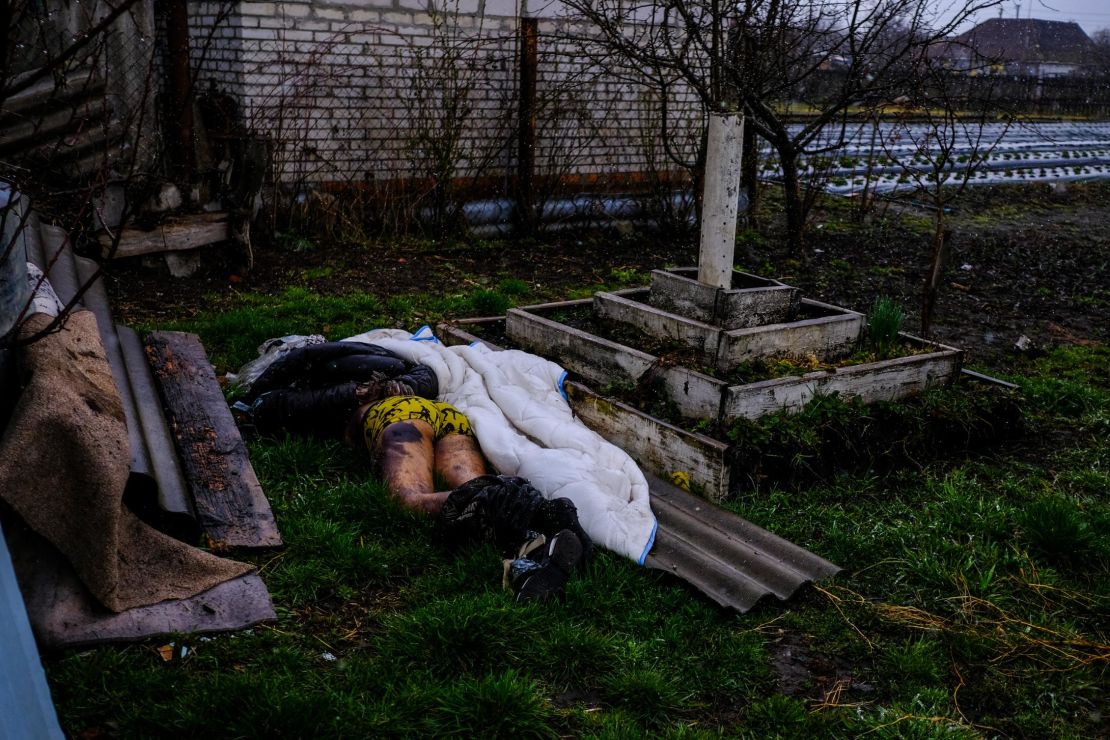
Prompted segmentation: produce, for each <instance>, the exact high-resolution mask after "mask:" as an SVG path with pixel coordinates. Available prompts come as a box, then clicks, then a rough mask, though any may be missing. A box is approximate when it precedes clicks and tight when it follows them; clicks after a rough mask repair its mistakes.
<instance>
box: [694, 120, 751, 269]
mask: <svg viewBox="0 0 1110 740" xmlns="http://www.w3.org/2000/svg"><path fill="white" fill-rule="evenodd" d="M743 133H744V118H743V117H742V116H741V115H739V114H736V113H713V114H710V116H709V138H708V142H707V143H706V152H705V185H704V189H703V191H702V216H701V240H700V247H699V252H698V282H702V283H706V284H707V285H712V286H715V287H718V288H732V264H733V262H732V261H733V255H734V253H735V251H736V212H737V201H738V199H739V195H740V160H741V155H742V154H743V150H744V136H743Z"/></svg>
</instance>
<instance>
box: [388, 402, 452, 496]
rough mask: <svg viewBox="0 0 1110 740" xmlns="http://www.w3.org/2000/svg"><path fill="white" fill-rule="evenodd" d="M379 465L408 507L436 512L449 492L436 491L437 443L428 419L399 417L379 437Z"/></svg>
mask: <svg viewBox="0 0 1110 740" xmlns="http://www.w3.org/2000/svg"><path fill="white" fill-rule="evenodd" d="M377 457H378V465H379V466H380V467H381V471H382V477H383V478H384V479H385V484H386V486H387V487H388V488H389V492H390V493H391V494H392V495H394V496H396V497H397V499H398V500H400V502H401V503H402V504H404V505H405V506H406V507H408V508H410V509H415V510H417V511H423V512H425V513H427V514H431V515H433V516H435V515H436V514H438V513H439V512H440V509H442V508H443V502H444V501H445V500H446V499H447V495H448V492H446V491H445V492H440V493H436V492H435V485H434V483H433V481H432V464H433V460H434V458H435V445H434V442H433V435H432V428H431V426H429V425H428V423H427V422H424V421H420V420H419V419H413V420H411V421H397V422H394V423H392V424H390V425H389V426H387V427H386V428H385V429H384V430H382V435H381V437H380V438H379V440H378V449H377Z"/></svg>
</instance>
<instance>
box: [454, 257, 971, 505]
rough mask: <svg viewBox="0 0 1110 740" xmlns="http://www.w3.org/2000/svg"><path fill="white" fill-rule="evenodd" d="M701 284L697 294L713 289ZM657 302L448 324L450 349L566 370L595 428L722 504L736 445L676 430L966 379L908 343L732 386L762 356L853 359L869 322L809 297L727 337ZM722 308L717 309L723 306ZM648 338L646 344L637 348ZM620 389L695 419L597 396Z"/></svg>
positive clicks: (949, 352) (608, 299)
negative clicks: (832, 397)
mask: <svg viewBox="0 0 1110 740" xmlns="http://www.w3.org/2000/svg"><path fill="white" fill-rule="evenodd" d="M662 280H663V281H667V280H669V278H668V277H664V278H662ZM691 282H692V281H691ZM695 285H696V287H695V288H694V289H695V290H700V289H701V288H702V287H704V286H701V285H700V284H695ZM758 287H759V286H757V289H758ZM762 287H769V288H771V290H770V291H766V292H767V293H770V294H775V293H778V294H780V295H785V291H781V290H778V289H777V287H778V286H773V285H772V286H762ZM782 287H787V286H782ZM746 289H748V288H740V289H739V290H746ZM653 290H654V285H653ZM791 290H792V289H791ZM729 292H731V291H721V293H729ZM719 297H720V296H718V298H719ZM668 300H669V299H668ZM746 300H751V299H746ZM776 300H781V298H778V297H776ZM649 301H650V298H649V296H648V289H646V288H645V289H633V290H627V291H620V292H619V293H599V294H597V295H596V296H595V297H594V299H593V300H590V299H586V300H580V301H564V302H558V303H548V304H542V305H537V306H526V307H523V308H519V309H510V310H509V312H508V314H507V315H506V316H505V317H504V319H502V318H485V319H471V320H462V321H459V322H455V324H453V325H444V326H441V327H440V328H439V333H440V335H441V338H442V339H443V341H445V342H446V343H449V344H457V343H470V342H473V341H487V342H489V343H490V344H492V345H494V346H502V347H513V348H519V349H524V350H527V351H530V352H534V353H536V354H540V355H542V356H544V357H547V358H549V359H552V360H554V361H556V362H558V363H559V364H561V365H563V366H564V367H565V368H566V369H567V370H568V371H570V372H571V373H573V374H574V375H575V376H578V377H580V378H581V379H583V380H584V381H585V383H588V384H589V385H585V384H580V383H576V382H570V383H568V384H567V394H568V398H569V399H570V401H571V403H572V405H573V406H574V408H575V411H576V413H578V415H579V416H580V417H581V418H582V419H583V420H584V421H585V422H586V423H587V424H588V425H589V426H591V427H592V428H594V429H595V430H597V431H598V432H599V433H601V434H602V435H603V436H605V437H606V438H608V439H610V440H611V441H613V442H614V443H616V444H618V445H619V446H621V447H623V448H624V449H625V450H627V451H628V452H629V454H631V455H632V456H633V457H634V458H636V459H637V461H639V462H640V464H641V465H644V467H645V468H647V469H648V470H650V471H651V472H653V473H655V474H657V475H660V476H663V477H667V476H669V475H670V474H672V473H674V472H678V471H682V472H685V473H687V474H689V475H690V478H691V480H692V481H693V483H694V485H695V487H696V488H698V489H700V490H701V491H702V492H703V493H704V495H706V496H707V497H708V498H710V499H714V500H718V499H721V498H723V497H725V496H726V495H727V494H728V493H729V491H730V489H735V488H736V487H737V485H736V482H735V481H731V480H730V472H729V471H730V464H729V454H730V452H729V444H728V443H727V442H724V441H721V440H720V439H715V438H713V437H711V436H707V435H705V434H700V433H696V432H694V431H690V430H689V429H684V428H682V426H679V425H678V424H675V423H672V421H681V422H682V424H683V425H684V426H688V427H694V426H695V425H696V426H697V428H699V429H722V430H723V429H724V428H726V427H727V426H728V425H729V423H731V422H732V421H734V420H736V419H738V418H748V419H755V418H758V417H760V416H763V415H765V414H768V413H773V412H775V411H778V410H781V409H786V410H798V409H801V407H803V406H804V405H805V404H806V403H808V402H809V401H810V400H812V399H813V398H814V397H815V396H817V395H819V394H832V393H839V394H841V395H844V396H858V397H861V398H863V399H864V400H865V401H866V402H873V401H880V400H886V401H890V400H897V399H900V398H903V397H906V396H908V395H911V394H913V393H916V392H919V391H921V390H923V389H925V388H927V387H929V386H932V385H939V384H945V383H948V382H951V381H952V380H954V379H955V378H956V377H957V376H958V374H959V372H960V363H961V358H962V353H961V352H960V351H959V350H957V349H954V348H952V347H946V346H943V345H939V344H934V343H930V342H926V341H924V340H921V339H918V338H916V337H912V336H909V335H905V334H903V335H902V344H903V346H904V348H905V349H906V350H907V352H909V354H906V355H905V356H901V357H894V358H892V359H886V360H875V361H869V362H863V363H860V364H854V365H852V364H848V365H844V366H837V367H831V368H829V369H821V370H817V371H814V372H806V373H802V374H791V375H788V376H785V377H775V378H768V379H756V380H754V381H750V382H733V381H730V380H729V378H728V374H729V373H730V372H731V371H733V370H735V369H736V368H737V367H738V366H739V365H740V364H741V363H743V362H746V361H748V360H751V359H760V358H771V357H790V356H793V357H799V356H802V357H809V358H810V359H813V360H816V359H818V358H820V359H821V360H830V359H835V358H843V357H845V356H847V355H849V354H850V353H851V352H852V351H853V350H854V349H855V348H856V347H857V345H858V341H859V336H860V333H861V331H862V329H863V316H862V315H860V314H858V313H855V312H851V311H846V310H844V309H839V308H837V307H836V306H830V305H828V304H823V303H819V302H817V301H810V300H806V299H800V300H799V301H798V302H797V304H796V308H790V307H789V305H786V307H785V308H781V309H780V310H781V311H783V312H784V313H783V314H781V315H782V318H787V317H788V316H789V315H790V313H793V314H795V315H796V318H794V320H792V321H791V320H786V321H782V322H780V323H777V324H770V325H763V326H750V327H745V328H741V329H732V330H725V329H721V328H719V327H716V326H713V325H711V324H707V323H704V322H700V321H697V320H695V319H690V318H687V317H684V316H680V315H677V314H672V313H670V312H668V311H664V310H662V309H660V308H657V307H655V306H652V305H650V303H649ZM714 301H715V302H714V306H718V305H720V303H719V302H718V300H717V299H716V298H715V299H714ZM678 303H682V301H678ZM686 303H687V304H689V303H691V302H690V301H686ZM671 305H674V304H671ZM700 306H701V309H698V310H702V309H705V308H707V307H708V302H706V301H702V302H701V304H700ZM766 313H767V312H764V315H766ZM614 327H617V328H614ZM637 341H639V342H640V344H641V346H632V344H635V343H636V342H637ZM739 348H743V349H739ZM591 386H592V388H591ZM614 386H616V387H622V386H623V387H624V388H626V389H627V388H635V389H636V391H635V392H634V395H635V394H637V393H638V394H641V395H642V394H643V393H644V392H647V393H651V394H661V395H662V396H663V398H662V399H658V400H661V401H663V405H666V406H668V407H669V408H670V409H671V410H673V411H674V412H675V413H677V415H678V416H680V417H682V419H683V420H685V421H682V420H679V419H672V420H671V421H668V420H666V419H662V418H659V417H658V415H655V416H653V415H651V414H649V413H647V412H646V411H645V410H644V408H646V406H644V405H643V404H636V405H640V406H641V408H636V405H634V404H632V403H628V402H625V401H622V400H620V399H619V398H614V397H606V396H602V395H600V394H599V393H598V392H597V390H595V389H599V390H605V389H607V388H613V387H614ZM687 422H689V423H687Z"/></svg>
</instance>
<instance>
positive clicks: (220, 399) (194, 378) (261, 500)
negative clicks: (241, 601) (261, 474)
mask: <svg viewBox="0 0 1110 740" xmlns="http://www.w3.org/2000/svg"><path fill="white" fill-rule="evenodd" d="M145 346H146V353H147V357H148V358H149V360H150V366H151V369H152V370H153V372H154V377H155V379H156V380H157V381H158V386H159V389H160V391H161V394H162V400H163V403H164V405H165V407H166V413H167V416H168V418H169V421H170V425H171V428H172V430H173V434H174V439H175V441H176V442H177V449H178V454H179V455H180V456H181V462H182V467H183V468H184V470H185V477H186V479H187V480H188V482H189V489H190V491H191V492H192V494H193V499H194V502H195V504H196V510H197V520H198V523H199V524H200V527H201V529H202V530H203V531H204V533H205V535H206V537H207V538H208V540H209V541H210V544H211V545H212V546H213V547H214V548H216V549H220V548H233V547H243V548H268V547H279V546H280V545H281V544H282V542H281V535H280V534H279V533H278V529H277V524H276V522H275V521H274V514H273V512H272V511H271V509H270V503H269V502H268V501H267V500H266V496H265V495H264V494H263V492H262V486H261V485H259V483H258V478H257V476H255V473H254V468H252V467H251V463H250V458H249V457H248V455H247V449H246V445H244V444H243V439H242V437H241V436H240V435H239V430H238V428H237V427H236V426H235V420H234V419H233V418H232V416H231V411H230V410H229V409H228V407H227V402H226V401H225V400H224V396H223V393H222V391H221V390H220V385H219V383H218V382H217V381H216V374H215V372H214V371H213V370H212V365H211V364H210V363H209V362H208V358H207V356H206V355H205V353H204V348H203V347H202V346H201V343H200V340H199V339H198V338H197V336H196V335H195V334H185V333H182V332H154V333H152V334H151V335H150V336H148V337H147V340H146V343H145Z"/></svg>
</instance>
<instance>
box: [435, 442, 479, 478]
mask: <svg viewBox="0 0 1110 740" xmlns="http://www.w3.org/2000/svg"><path fill="white" fill-rule="evenodd" d="M435 452H436V455H435V460H436V462H435V470H436V472H437V473H439V474H440V475H441V476H442V477H443V480H444V481H446V483H447V485H448V486H449V487H451V488H458V487H459V486H461V485H462V484H463V483H466V482H467V481H471V480H474V479H475V478H477V477H478V476H479V475H485V474H486V460H485V458H484V457H482V451H481V449H479V447H478V441H477V440H475V439H474V438H473V437H470V436H467V435H465V434H448V435H446V436H445V437H442V438H441V439H440V440H439V441H438V442H436V444H435Z"/></svg>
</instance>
